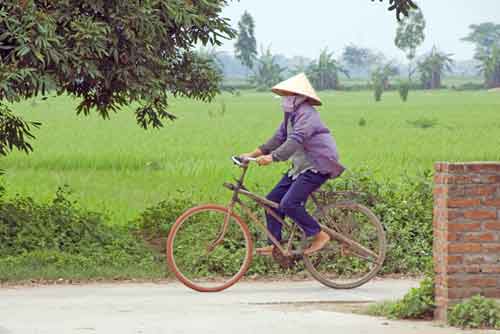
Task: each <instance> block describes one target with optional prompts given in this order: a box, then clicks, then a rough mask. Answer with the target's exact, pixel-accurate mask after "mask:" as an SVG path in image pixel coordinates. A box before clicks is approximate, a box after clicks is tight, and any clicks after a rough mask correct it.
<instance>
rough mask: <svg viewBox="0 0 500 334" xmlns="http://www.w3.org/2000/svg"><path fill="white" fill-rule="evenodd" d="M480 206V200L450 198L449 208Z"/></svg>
mask: <svg viewBox="0 0 500 334" xmlns="http://www.w3.org/2000/svg"><path fill="white" fill-rule="evenodd" d="M479 204H480V200H479V199H478V198H450V199H448V207H449V208H469V207H476V206H478V205H479Z"/></svg>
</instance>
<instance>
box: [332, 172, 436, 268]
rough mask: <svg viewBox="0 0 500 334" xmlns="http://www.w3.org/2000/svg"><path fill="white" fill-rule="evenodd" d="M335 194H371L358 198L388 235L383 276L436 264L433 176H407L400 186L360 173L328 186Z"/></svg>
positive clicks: (349, 173)
mask: <svg viewBox="0 0 500 334" xmlns="http://www.w3.org/2000/svg"><path fill="white" fill-rule="evenodd" d="M326 187H330V188H331V189H332V190H351V191H360V192H364V193H368V194H371V196H373V198H375V201H374V202H373V199H372V197H371V196H368V197H366V198H362V197H360V198H358V199H357V200H360V201H362V202H364V203H365V204H366V205H367V206H370V207H371V209H372V210H373V211H374V212H375V214H376V215H377V216H378V217H379V218H380V221H381V222H382V224H383V225H384V227H385V229H386V234H387V255H386V260H385V263H384V267H383V268H382V272H383V273H421V272H423V271H426V270H427V269H428V267H429V266H430V265H431V264H432V241H433V230H432V211H433V195H432V189H433V183H432V177H431V172H430V171H427V172H424V173H423V174H422V175H420V176H414V177H409V176H403V177H402V179H401V181H400V182H391V181H385V182H379V181H377V180H376V178H375V176H374V175H373V173H372V172H369V171H367V170H363V169H359V170H356V171H349V172H346V174H345V175H344V176H342V177H341V178H339V179H337V180H335V181H334V182H330V183H328V185H327V186H326Z"/></svg>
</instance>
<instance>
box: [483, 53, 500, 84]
mask: <svg viewBox="0 0 500 334" xmlns="http://www.w3.org/2000/svg"><path fill="white" fill-rule="evenodd" d="M479 59H480V60H481V63H482V64H481V66H480V70H481V72H482V73H483V74H484V77H485V79H486V86H487V87H488V88H494V87H500V46H494V47H493V49H492V50H491V54H490V55H484V56H481V57H480V58H479Z"/></svg>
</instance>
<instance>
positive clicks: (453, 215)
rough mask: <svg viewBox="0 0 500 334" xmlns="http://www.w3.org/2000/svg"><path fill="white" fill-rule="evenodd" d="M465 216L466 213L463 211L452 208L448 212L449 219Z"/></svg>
mask: <svg viewBox="0 0 500 334" xmlns="http://www.w3.org/2000/svg"><path fill="white" fill-rule="evenodd" d="M463 217H464V213H463V212H461V211H457V210H453V209H450V210H448V213H447V218H448V221H453V220H457V219H460V218H463Z"/></svg>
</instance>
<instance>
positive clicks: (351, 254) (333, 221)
mask: <svg viewBox="0 0 500 334" xmlns="http://www.w3.org/2000/svg"><path fill="white" fill-rule="evenodd" d="M315 218H316V219H317V220H318V221H319V223H320V224H321V225H322V228H323V230H324V231H325V232H327V233H329V234H330V235H331V236H332V239H331V240H330V242H329V243H328V244H327V245H326V247H325V248H324V249H322V250H321V251H319V252H318V253H314V254H311V255H309V256H306V255H304V263H305V265H306V268H307V269H308V271H309V272H310V273H311V275H312V276H313V277H314V278H316V279H317V280H318V281H320V282H321V283H323V284H324V285H326V286H328V287H331V288H334V289H353V288H356V287H359V286H361V285H363V284H365V283H366V282H368V281H369V280H371V279H372V278H373V277H375V275H376V274H377V273H378V271H379V270H380V268H381V267H382V264H383V262H384V259H385V251H386V240H385V231H384V228H383V226H382V224H381V223H380V221H379V219H378V218H377V217H376V216H375V215H374V214H373V212H372V211H371V210H370V209H368V208H367V207H365V206H363V205H361V204H358V203H353V202H343V203H337V204H332V205H327V206H325V207H323V208H322V209H321V210H318V211H317V212H316V214H315ZM335 236H337V237H335Z"/></svg>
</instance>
